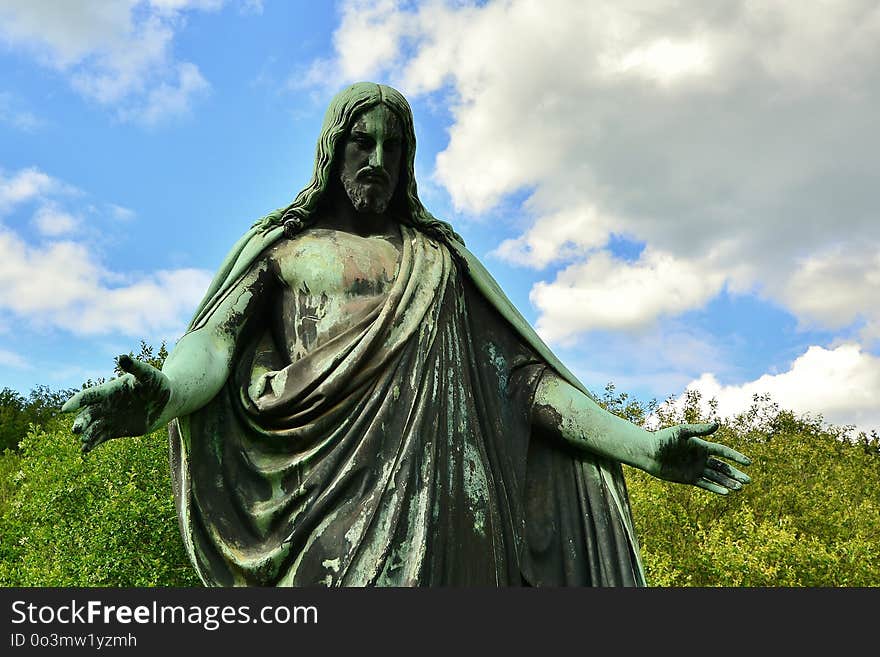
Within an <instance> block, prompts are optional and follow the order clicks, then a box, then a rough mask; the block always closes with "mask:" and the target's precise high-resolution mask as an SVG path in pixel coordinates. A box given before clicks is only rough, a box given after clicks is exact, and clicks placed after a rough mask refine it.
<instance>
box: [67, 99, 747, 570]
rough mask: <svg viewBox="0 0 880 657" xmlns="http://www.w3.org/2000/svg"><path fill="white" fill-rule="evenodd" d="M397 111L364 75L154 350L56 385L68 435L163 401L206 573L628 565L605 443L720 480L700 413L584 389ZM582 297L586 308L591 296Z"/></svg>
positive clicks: (732, 475) (153, 418)
mask: <svg viewBox="0 0 880 657" xmlns="http://www.w3.org/2000/svg"><path fill="white" fill-rule="evenodd" d="M414 162H415V133H414V129H413V118H412V111H411V109H410V107H409V105H408V103H407V101H406V100H405V99H404V97H403V96H402V95H401V94H400V93H399V92H397V91H396V90H394V89H392V88H390V87H387V86H384V85H377V84H373V83H363V82H362V83H358V84H354V85H352V86H350V87H348V88H347V89H345V90H343V91H342V92H340V93H339V94H338V95H337V96H336V97H335V98H334V99H333V100H332V102H331V104H330V107H329V109H328V111H327V114H326V117H325V120H324V125H323V128H322V131H321V135H320V139H319V141H318V148H317V156H316V161H315V169H314V175H313V177H312V180H311V182H310V183H309V184H308V186H307V187H306V188H305V189H303V190H302V191H301V192H300V193H299V194H298V195H297V196H296V199H295V200H294V201H293V203H292V204H291V205H289V206H287V207H285V208H281V209H279V210H276V211H275V212H272V213H270V214H268V215H267V216H265V217H263V218H262V219H260V220H259V221H258V222H257V223H256V224H254V226H253V227H252V228H251V229H250V230H249V231H248V232H247V233H246V234H245V235H244V237H242V239H241V240H240V241H239V242H238V243H237V244H236V245H235V246H234V247H233V249H232V251H231V252H230V254H229V255H228V256H227V258H226V260H225V261H224V262H223V264H222V266H221V267H220V270H219V272H218V273H217V276H216V277H215V279H214V281H213V283H212V284H211V285H210V288H209V290H208V292H207V294H206V295H205V297H204V300H203V301H202V303H201V304H200V306H199V308H198V310H197V311H196V313H195V316H194V317H193V319H192V322H191V323H190V325H189V328H188V330H187V332H186V334H185V335H184V336H183V337H182V338H181V339H180V341H179V342H178V343H177V345H176V346H175V347H174V349H173V351H172V352H171V354H170V355H169V356H168V358H167V360H166V362H165V364H164V366H163V367H162V370H161V371H158V370H156V369H154V368H152V367H151V366H149V365H148V364H146V363H142V362H139V361H135V360H132V359H131V358H129V357H127V356H120V358H119V365H120V367H121V368H122V369H123V370H124V371H125V372H127V373H126V374H124V375H123V376H121V377H120V378H117V379H115V380H112V381H109V382H106V383H103V384H101V385H98V386H95V387H92V388H89V389H86V390H84V391H81V392H79V393H77V394H76V395H75V396H73V397H72V398H71V399H70V400H69V401H68V402H67V403H66V405H65V406H64V410H65V411H78V415H77V417H76V420H75V421H74V424H73V431H74V432H75V433H78V434H80V435H81V441H82V448H83V451H85V452H87V451H89V450H92V449H94V448H95V447H97V446H98V445H100V444H101V443H103V442H105V441H107V440H109V439H112V438H116V437H120V436H136V435H142V434H145V433H148V432H150V431H153V430H155V429H157V428H159V427H161V426H164V425H166V424H167V425H168V427H169V434H170V440H171V467H172V474H173V482H174V494H175V498H176V504H177V511H178V516H179V520H180V528H181V533H182V536H183V540H184V543H185V546H186V550H187V552H188V554H189V556H190V559H191V560H192V563H193V565H194V566H195V568H196V570H197V571H198V573H199V575H200V577H201V579H202V580H203V582H204V583H205V584H206V585H222V586H228V585H262V586H303V585H328V586H372V585H390V586H413V585H500V586H520V585H533V586H538V585H552V586H561V585H594V586H639V585H644V584H645V579H644V573H643V568H642V565H641V562H640V559H639V548H638V543H637V540H636V536H635V532H634V530H633V523H632V519H631V516H630V509H629V502H628V499H627V492H626V486H625V483H624V479H623V474H622V469H621V465H620V464H621V463H626V464H628V465H631V466H634V467H637V468H641V469H642V470H645V471H646V472H649V473H650V474H652V475H655V476H657V477H660V478H663V479H667V480H671V481H676V482H681V483H685V484H693V485H696V486H699V487H700V488H704V489H706V490H708V491H712V492H715V493H719V494H727V493H728V492H729V491H732V490H738V489H740V488H741V487H742V485H743V484H745V483H748V482H749V477H748V476H747V475H746V474H744V473H743V472H741V471H740V470H738V469H737V468H736V467H734V466H732V465H730V464H729V463H727V462H726V461H724V460H721V459H728V460H731V461H734V462H736V463H739V464H742V465H748V464H749V460H748V459H747V458H746V457H745V456H743V455H742V454H740V453H739V452H736V451H734V450H733V449H730V448H728V447H726V446H724V445H721V444H718V443H712V442H708V441H706V440H704V438H705V437H706V436H709V435H711V434H712V433H713V432H714V431H715V430H716V429H717V425H715V424H689V425H680V426H675V427H670V428H665V429H662V430H659V431H656V432H649V431H645V430H643V429H642V428H640V427H637V426H635V425H633V424H631V423H629V422H627V421H625V420H623V419H621V418H619V417H617V416H615V415H613V414H611V413H608V412H606V411H605V410H604V409H602V408H601V407H600V406H599V405H598V404H597V403H596V401H595V400H594V399H593V398H592V397H591V395H590V393H589V392H588V391H587V389H586V388H585V387H584V386H583V384H581V383H580V382H579V381H578V380H577V379H576V378H575V377H574V376H573V375H572V374H571V372H569V371H568V369H566V367H565V366H564V365H563V364H562V363H561V362H560V361H559V360H558V359H557V358H556V357H555V356H554V355H553V353H552V352H551V351H550V350H549V349H548V348H547V346H546V345H545V344H544V343H543V342H542V341H541V339H540V338H539V337H538V336H537V335H536V334H535V332H534V330H533V329H532V328H531V327H530V326H529V325H528V323H527V322H526V321H525V320H524V319H523V317H522V316H521V315H520V314H519V313H518V311H517V310H516V308H515V307H514V306H513V304H512V303H511V302H510V301H509V300H508V299H507V297H505V295H504V293H503V292H502V291H501V289H500V288H499V287H498V284H497V283H496V282H495V281H494V280H493V279H492V277H491V276H490V275H489V273H488V272H487V271H486V270H485V268H484V267H483V266H482V265H481V264H480V262H479V261H478V260H477V259H476V258H475V257H474V256H473V255H472V254H471V253H470V252H469V251H468V250H467V249H466V248H465V246H464V243H463V242H462V240H461V238H460V237H459V236H458V235H457V234H456V233H455V232H454V231H453V229H452V227H451V226H450V225H449V224H447V223H445V222H442V221H440V220H438V219H436V218H435V217H434V216H432V215H431V214H430V213H429V212H428V211H427V210H426V209H425V207H424V206H423V205H422V203H421V201H420V200H419V196H418V192H417V187H416V180H415V175H414ZM586 311H588V309H587V310H586Z"/></svg>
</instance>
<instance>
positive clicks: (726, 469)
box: [706, 458, 752, 484]
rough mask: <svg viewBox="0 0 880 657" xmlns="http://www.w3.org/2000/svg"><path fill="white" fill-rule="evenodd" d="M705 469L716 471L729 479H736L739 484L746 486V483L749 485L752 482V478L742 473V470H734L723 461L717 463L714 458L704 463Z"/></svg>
mask: <svg viewBox="0 0 880 657" xmlns="http://www.w3.org/2000/svg"><path fill="white" fill-rule="evenodd" d="M706 467H707V468H712V469H713V470H717V471H718V472H720V473H721V474H724V475H727V476H728V477H730V478H731V479H736V480H737V481H738V482H739V483H741V484H748V483H751V481H752V478H751V477H750V476H749V475H747V474H746V473H745V472H743V471H742V470H738V469H736V468H734V467H733V466H732V465H730V464H729V463H725V462H724V461H719V460H718V459H716V458H710V459H709V460H708V461H707V462H706Z"/></svg>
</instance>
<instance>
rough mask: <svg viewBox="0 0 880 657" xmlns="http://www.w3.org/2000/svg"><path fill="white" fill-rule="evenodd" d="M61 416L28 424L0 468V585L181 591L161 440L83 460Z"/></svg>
mask: <svg viewBox="0 0 880 657" xmlns="http://www.w3.org/2000/svg"><path fill="white" fill-rule="evenodd" d="M69 424H70V418H59V419H58V420H55V421H53V422H51V423H50V424H49V426H48V427H47V428H46V429H42V428H40V427H31V429H30V431H29V432H28V433H27V436H26V437H25V438H24V440H23V441H22V444H21V453H20V455H13V454H11V452H7V453H6V454H5V455H4V457H3V460H2V461H0V470H2V474H3V477H4V479H3V484H2V487H0V490H2V492H3V500H2V501H0V527H2V535H3V540H2V543H0V585H2V586H74V585H76V586H152V585H160V584H161V585H168V586H188V585H197V584H198V581H197V579H196V577H195V574H194V572H193V570H192V567H191V566H190V564H189V562H188V560H187V558H186V555H185V553H184V551H183V546H182V543H181V539H180V534H179V531H178V529H177V519H176V516H175V511H174V504H173V500H172V493H171V480H170V474H169V469H168V457H167V453H168V448H167V436H165V435H163V434H164V432H162V431H159V432H156V433H155V434H153V435H150V436H145V437H143V438H125V439H119V440H115V441H111V442H110V443H108V444H107V445H104V446H102V447H101V449H99V450H96V451H95V452H92V453H90V454H88V455H87V456H83V455H82V454H81V453H80V451H79V449H78V446H79V441H78V440H77V439H76V437H75V436H73V435H72V434H71V433H70V427H69Z"/></svg>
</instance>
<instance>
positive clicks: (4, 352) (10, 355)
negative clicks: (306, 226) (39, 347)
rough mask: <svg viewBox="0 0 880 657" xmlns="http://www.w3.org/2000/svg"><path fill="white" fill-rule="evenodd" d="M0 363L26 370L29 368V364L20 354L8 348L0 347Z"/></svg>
mask: <svg viewBox="0 0 880 657" xmlns="http://www.w3.org/2000/svg"><path fill="white" fill-rule="evenodd" d="M0 365H5V366H6V367H14V368H15V369H17V370H27V369H30V368H31V364H30V363H29V362H28V361H27V359H26V358H25V357H24V356H22V355H21V354H17V353H15V352H14V351H9V350H8V349H0Z"/></svg>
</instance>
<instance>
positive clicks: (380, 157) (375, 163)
mask: <svg viewBox="0 0 880 657" xmlns="http://www.w3.org/2000/svg"><path fill="white" fill-rule="evenodd" d="M370 166H371V167H375V168H378V169H381V168H384V166H385V152H384V149H383V148H382V142H377V143H376V147H375V148H374V149H373V152H372V153H370Z"/></svg>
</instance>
